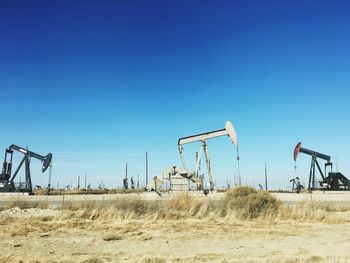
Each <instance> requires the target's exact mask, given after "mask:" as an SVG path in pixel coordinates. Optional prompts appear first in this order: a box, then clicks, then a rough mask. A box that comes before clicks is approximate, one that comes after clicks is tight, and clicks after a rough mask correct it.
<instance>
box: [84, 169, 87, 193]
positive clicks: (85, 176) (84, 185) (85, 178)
mask: <svg viewBox="0 0 350 263" xmlns="http://www.w3.org/2000/svg"><path fill="white" fill-rule="evenodd" d="M86 181H87V173H85V184H84V187H85V189H86Z"/></svg>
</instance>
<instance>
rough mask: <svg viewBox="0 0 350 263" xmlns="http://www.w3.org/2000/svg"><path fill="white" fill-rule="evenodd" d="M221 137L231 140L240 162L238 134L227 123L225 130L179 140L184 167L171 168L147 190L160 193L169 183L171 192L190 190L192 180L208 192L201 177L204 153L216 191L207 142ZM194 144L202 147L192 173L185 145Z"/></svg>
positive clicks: (213, 188)
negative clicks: (188, 166) (198, 143)
mask: <svg viewBox="0 0 350 263" xmlns="http://www.w3.org/2000/svg"><path fill="white" fill-rule="evenodd" d="M221 136H228V137H229V138H230V140H231V142H232V143H233V144H234V146H235V147H236V148H237V160H239V157H238V141H237V134H236V131H235V129H234V127H233V125H232V123H231V122H229V121H227V122H226V124H225V127H224V129H221V130H216V131H211V132H206V133H201V134H196V135H191V136H187V137H182V138H180V139H179V140H178V149H179V153H180V156H181V160H182V164H183V167H177V166H171V167H169V168H168V169H166V170H165V171H164V172H163V173H162V174H161V175H159V176H156V177H154V180H153V181H151V182H150V183H149V184H148V185H147V187H146V189H147V190H154V191H156V192H158V193H159V189H160V188H161V187H162V186H163V185H164V184H166V183H167V182H170V186H169V188H170V190H179V191H183V190H188V189H189V181H188V180H190V181H191V182H193V183H195V184H196V186H197V190H206V189H203V176H200V175H199V166H200V160H201V155H202V153H203V152H204V155H205V159H206V163H207V171H208V177H209V183H210V190H211V191H213V190H215V189H216V184H215V179H214V176H213V175H212V171H211V165H210V159H209V152H208V146H207V143H206V141H207V140H208V139H212V138H216V137H221ZM192 142H200V143H201V145H200V149H199V153H197V154H196V162H195V170H194V172H192V173H191V172H189V170H188V168H187V163H186V158H185V153H184V149H183V145H185V144H188V143H192Z"/></svg>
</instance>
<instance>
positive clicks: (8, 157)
mask: <svg viewBox="0 0 350 263" xmlns="http://www.w3.org/2000/svg"><path fill="white" fill-rule="evenodd" d="M14 151H16V152H19V153H21V154H23V155H24V156H23V159H22V161H21V162H20V163H19V165H18V167H17V169H16V171H15V173H14V174H13V175H12V176H11V174H12V159H13V153H14ZM31 158H35V159H38V160H40V161H41V162H42V163H43V166H42V169H41V171H42V172H43V173H44V172H45V171H46V170H47V168H48V167H49V166H50V164H51V161H52V154H51V153H49V154H47V155H46V156H42V155H40V154H37V153H34V152H31V151H28V149H24V148H22V147H19V146H17V145H14V144H12V145H11V146H10V147H8V148H7V149H6V150H5V158H4V163H3V166H2V172H1V174H0V192H27V193H32V191H33V188H32V179H31V175H30V160H31ZM23 164H24V167H25V168H24V169H25V182H23V183H22V182H20V183H19V184H17V185H16V184H15V182H14V180H15V178H16V176H17V174H18V172H19V171H20V169H21V167H22V166H23Z"/></svg>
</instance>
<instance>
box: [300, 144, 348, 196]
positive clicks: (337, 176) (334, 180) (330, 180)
mask: <svg viewBox="0 0 350 263" xmlns="http://www.w3.org/2000/svg"><path fill="white" fill-rule="evenodd" d="M299 153H304V154H307V155H310V156H311V167H310V174H309V187H308V189H311V190H313V189H317V188H318V187H316V181H315V173H316V167H317V169H318V171H319V173H320V175H321V177H322V180H321V181H320V185H319V188H321V189H325V190H348V189H350V181H349V180H348V179H347V178H346V177H345V176H344V175H343V174H341V173H339V172H336V173H334V172H333V171H332V168H333V164H332V162H331V157H330V156H329V155H326V154H323V153H319V152H316V151H313V150H309V149H306V148H303V147H301V142H299V143H298V144H297V145H296V146H295V149H294V161H296V160H297V158H298V155H299ZM318 159H321V160H324V161H325V164H324V173H323V172H322V169H321V166H320V164H319V162H318ZM329 166H330V169H331V171H330V172H329V173H328V176H327V167H329Z"/></svg>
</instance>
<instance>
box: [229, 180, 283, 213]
mask: <svg viewBox="0 0 350 263" xmlns="http://www.w3.org/2000/svg"><path fill="white" fill-rule="evenodd" d="M280 204H281V203H280V201H278V200H277V199H276V198H275V197H273V196H272V195H271V194H270V193H269V192H266V191H257V190H255V189H254V188H252V187H249V186H241V187H238V188H234V189H232V190H230V191H228V192H227V193H226V194H225V198H224V206H225V208H226V210H227V211H229V210H232V211H234V213H235V215H236V216H237V217H238V218H240V219H253V218H257V217H270V216H273V217H274V216H276V215H277V213H278V210H279V207H280Z"/></svg>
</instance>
